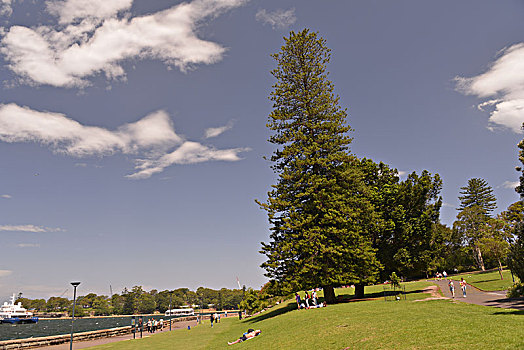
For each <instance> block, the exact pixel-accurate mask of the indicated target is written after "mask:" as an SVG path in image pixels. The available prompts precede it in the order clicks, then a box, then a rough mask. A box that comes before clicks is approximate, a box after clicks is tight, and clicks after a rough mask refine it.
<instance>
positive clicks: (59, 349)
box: [33, 321, 197, 350]
mask: <svg viewBox="0 0 524 350" xmlns="http://www.w3.org/2000/svg"><path fill="white" fill-rule="evenodd" d="M196 324H197V323H196V321H184V322H173V326H172V327H171V329H180V328H187V326H191V327H194V326H196ZM163 332H169V327H164V329H163V330H161V331H157V332H156V333H154V334H149V333H147V332H144V333H143V334H142V336H143V337H144V338H146V337H150V336H154V335H155V334H158V333H163ZM136 337H137V338H140V334H137V335H136ZM132 339H133V334H127V335H123V336H119V337H110V338H100V339H95V340H88V341H81V342H75V343H73V349H85V348H90V347H92V346H97V345H102V344H108V343H114V342H117V341H124V340H132ZM69 345H70V344H69V343H64V344H60V345H52V346H45V347H39V348H33V349H45V350H68V349H69Z"/></svg>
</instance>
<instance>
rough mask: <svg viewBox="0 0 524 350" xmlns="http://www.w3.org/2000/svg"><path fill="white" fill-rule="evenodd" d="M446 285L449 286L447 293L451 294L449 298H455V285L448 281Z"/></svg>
mask: <svg viewBox="0 0 524 350" xmlns="http://www.w3.org/2000/svg"><path fill="white" fill-rule="evenodd" d="M448 285H449V291H450V292H451V296H452V297H453V298H454V297H455V285H454V284H453V281H452V280H449V282H448Z"/></svg>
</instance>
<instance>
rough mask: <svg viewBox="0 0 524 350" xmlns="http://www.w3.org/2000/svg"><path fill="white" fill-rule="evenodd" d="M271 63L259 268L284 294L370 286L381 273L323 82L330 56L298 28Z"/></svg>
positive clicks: (328, 86)
mask: <svg viewBox="0 0 524 350" xmlns="http://www.w3.org/2000/svg"><path fill="white" fill-rule="evenodd" d="M273 57H274V58H275V60H276V61H277V68H276V69H274V70H273V71H272V72H271V73H272V74H273V76H274V77H275V78H276V80H277V82H276V83H275V85H273V91H272V92H271V95H270V99H271V101H273V108H274V109H273V111H272V112H271V114H270V115H269V121H268V124H267V126H268V127H269V129H271V130H272V131H273V132H274V133H273V135H272V136H271V137H270V138H269V142H271V143H273V144H274V145H276V146H277V147H278V148H277V149H276V150H275V152H274V153H273V155H272V156H271V161H272V162H273V165H272V169H273V170H274V172H275V173H276V174H277V175H278V182H277V184H276V185H274V186H273V190H272V191H270V192H269V193H268V200H267V203H260V202H258V203H259V204H260V206H261V207H262V208H263V209H264V210H266V211H267V213H268V217H269V222H270V225H271V228H270V229H271V235H270V239H271V241H270V242H269V243H262V249H261V253H263V254H265V255H266V256H267V261H266V262H264V263H263V264H262V267H263V268H264V269H265V270H266V276H268V277H270V278H271V279H274V280H277V281H279V283H281V284H282V285H284V286H285V287H284V288H287V289H288V290H293V289H304V288H311V287H316V286H324V288H330V289H331V290H332V288H333V286H335V285H340V284H346V283H369V282H372V281H374V280H375V279H376V276H377V273H378V271H379V268H380V264H379V262H378V261H377V260H376V257H375V250H374V249H373V248H372V246H371V241H370V238H369V235H368V234H367V232H366V231H365V226H366V225H365V224H364V223H365V222H369V221H370V220H371V219H372V207H371V206H370V203H369V201H367V200H366V197H365V194H364V192H365V187H364V184H363V181H362V173H361V172H360V171H359V170H358V169H357V168H356V167H355V166H353V165H354V162H355V158H354V157H353V156H352V155H351V154H350V153H349V144H350V142H351V139H350V138H349V137H348V136H347V135H346V133H347V132H348V131H349V130H350V127H349V126H347V125H346V117H347V113H346V111H345V110H343V109H341V108H340V106H339V105H338V97H336V96H335V95H334V93H333V90H334V87H333V84H332V82H331V81H330V80H328V78H327V72H326V65H327V63H328V62H329V58H330V50H329V49H328V48H327V47H326V42H325V40H324V39H322V38H320V37H318V36H317V34H316V33H311V32H309V31H308V30H307V29H305V30H303V31H301V32H299V33H295V32H291V33H290V35H289V38H285V45H284V46H283V47H282V48H281V51H280V52H279V53H277V54H274V55H273ZM333 296H334V295H333Z"/></svg>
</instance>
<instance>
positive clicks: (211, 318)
mask: <svg viewBox="0 0 524 350" xmlns="http://www.w3.org/2000/svg"><path fill="white" fill-rule="evenodd" d="M209 319H210V320H211V328H213V321H214V320H215V317H214V315H213V314H211V315H209Z"/></svg>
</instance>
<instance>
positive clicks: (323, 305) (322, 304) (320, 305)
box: [306, 301, 327, 309]
mask: <svg viewBox="0 0 524 350" xmlns="http://www.w3.org/2000/svg"><path fill="white" fill-rule="evenodd" d="M326 306H327V304H326V302H325V301H324V302H322V303H320V304H318V305H312V306H310V307H307V308H306V309H316V308H319V307H326Z"/></svg>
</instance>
